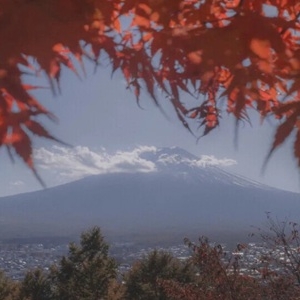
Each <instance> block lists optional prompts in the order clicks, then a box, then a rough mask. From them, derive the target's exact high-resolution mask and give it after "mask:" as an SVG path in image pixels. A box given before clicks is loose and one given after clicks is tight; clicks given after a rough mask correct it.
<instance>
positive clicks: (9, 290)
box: [0, 271, 18, 300]
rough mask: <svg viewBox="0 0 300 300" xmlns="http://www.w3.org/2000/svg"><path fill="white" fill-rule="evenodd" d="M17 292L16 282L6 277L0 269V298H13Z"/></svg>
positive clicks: (10, 299)
mask: <svg viewBox="0 0 300 300" xmlns="http://www.w3.org/2000/svg"><path fill="white" fill-rule="evenodd" d="M17 294H18V284H17V283H15V282H13V281H12V280H11V279H9V278H7V277H6V276H5V274H4V273H3V272H2V271H0V299H3V300H14V299H16V297H17Z"/></svg>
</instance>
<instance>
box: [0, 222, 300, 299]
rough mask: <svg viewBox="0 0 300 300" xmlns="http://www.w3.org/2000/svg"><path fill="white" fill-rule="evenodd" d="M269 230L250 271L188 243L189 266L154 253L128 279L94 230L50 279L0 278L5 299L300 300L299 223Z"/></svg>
mask: <svg viewBox="0 0 300 300" xmlns="http://www.w3.org/2000/svg"><path fill="white" fill-rule="evenodd" d="M269 225H270V226H269V230H268V232H264V231H260V232H259V234H260V236H261V238H262V239H263V241H264V242H265V243H267V244H268V251H267V252H264V253H263V255H261V257H260V258H259V260H258V261H257V265H256V266H255V268H253V266H252V267H251V268H253V269H252V270H250V269H248V270H247V269H246V270H245V266H247V265H242V261H241V259H240V258H241V256H239V255H234V254H232V253H228V252H225V251H224V249H223V248H222V246H221V245H212V244H210V243H209V241H208V240H207V239H206V238H200V239H199V242H198V243H197V244H194V243H192V242H190V241H189V240H185V243H186V244H187V245H188V247H189V248H190V250H191V256H190V258H188V259H186V260H179V259H177V258H176V257H174V256H173V255H172V254H170V253H167V252H163V251H156V250H155V251H153V252H151V253H150V254H148V255H147V256H145V257H144V258H143V259H141V260H139V261H136V262H135V263H134V265H133V267H132V268H131V270H130V271H129V272H127V273H126V274H119V273H118V270H117V263H116V261H115V260H114V258H112V257H110V255H109V245H108V244H107V243H106V242H105V240H104V238H103V236H102V234H101V230H100V229H99V228H98V227H95V228H92V229H91V230H88V231H86V232H84V233H83V234H82V235H81V240H80V244H78V245H77V244H74V243H71V244H70V245H69V251H68V254H67V255H66V256H63V257H62V258H61V260H60V261H59V263H57V264H54V265H53V266H51V268H50V271H49V272H44V271H43V270H42V269H35V270H30V271H28V272H27V274H26V275H25V278H24V279H23V281H20V282H14V281H12V280H11V279H9V278H8V277H6V276H5V275H4V273H0V299H1V300H100V299H101V300H102V299H103V300H119V299H124V300H184V299H186V300H202V299H203V300H209V299H220V300H227V299H228V300H234V299H236V300H243V299H245V300H251V299H253V300H259V299H272V300H273V299H282V300H283V299H300V253H299V249H300V245H299V242H300V239H299V235H298V233H299V231H298V224H296V223H288V222H283V223H278V222H275V221H274V220H272V219H270V218H269ZM245 249H247V246H246V245H240V244H239V245H238V246H237V251H239V253H243V251H245ZM279 254H280V255H279ZM242 268H243V272H242ZM254 269H255V270H254ZM254 271H255V272H254ZM253 272H254V273H255V274H256V275H255V276H253Z"/></svg>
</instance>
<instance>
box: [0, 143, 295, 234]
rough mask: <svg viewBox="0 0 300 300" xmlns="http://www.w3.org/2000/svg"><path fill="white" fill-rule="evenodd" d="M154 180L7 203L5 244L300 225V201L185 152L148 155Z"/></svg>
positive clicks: (102, 181) (3, 204) (1, 201)
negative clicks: (97, 232)
mask: <svg viewBox="0 0 300 300" xmlns="http://www.w3.org/2000/svg"><path fill="white" fill-rule="evenodd" d="M139 155H140V159H142V160H143V161H146V162H148V163H150V164H151V165H152V169H151V171H149V172H134V171H132V170H129V171H128V172H125V171H122V172H112V173H110V172H107V173H104V174H99V175H93V176H89V177H85V178H83V179H80V180H77V181H74V182H70V183H67V184H64V185H60V186H56V187H53V188H48V189H46V190H42V191H36V192H30V193H26V194H19V195H14V196H7V197H2V198H0V224H1V226H0V240H1V239H2V240H4V239H11V238H29V237H30V238H33V237H67V236H74V235H78V233H80V232H81V231H82V230H84V229H86V228H88V227H90V226H94V225H98V226H101V228H102V229H103V231H104V233H105V234H106V235H107V236H111V237H122V238H126V237H128V236H140V237H142V236H144V237H145V238H146V237H147V236H161V237H167V238H170V237H174V238H176V237H180V239H181V240H182V238H183V237H185V236H189V235H193V234H195V235H198V236H199V235H203V234H205V235H218V236H222V235H224V236H225V235H227V236H231V235H235V234H239V233H244V232H247V233H250V232H251V230H252V229H251V226H260V225H261V224H262V222H264V221H265V220H266V216H265V213H266V212H271V213H272V215H273V216H274V217H278V218H285V217H287V218H288V219H290V220H293V221H297V220H298V219H299V217H300V195H299V194H297V193H292V192H287V191H282V190H278V189H275V188H271V187H268V186H266V185H262V184H260V183H258V182H254V181H251V180H248V179H246V178H244V177H241V176H238V175H234V174H231V173H228V172H226V171H224V170H223V169H221V168H219V167H218V166H213V165H212V164H206V163H205V161H203V160H200V159H199V158H198V157H196V156H194V155H192V154H190V153H188V152H187V151H185V150H183V149H181V148H176V147H173V148H160V149H156V148H155V149H152V150H149V151H142V152H141V153H140V154H139Z"/></svg>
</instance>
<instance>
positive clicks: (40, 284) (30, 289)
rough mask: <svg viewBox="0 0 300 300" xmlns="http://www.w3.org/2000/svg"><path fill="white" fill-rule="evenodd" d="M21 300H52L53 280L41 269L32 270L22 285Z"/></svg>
mask: <svg viewBox="0 0 300 300" xmlns="http://www.w3.org/2000/svg"><path fill="white" fill-rule="evenodd" d="M19 299H21V300H52V299H53V295H52V290H51V280H50V278H49V276H48V275H47V274H44V272H43V271H42V270H41V269H36V270H30V271H28V272H27V273H26V275H25V278H24V279H23V281H22V282H21V284H20V291H19Z"/></svg>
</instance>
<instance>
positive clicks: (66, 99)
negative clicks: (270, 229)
mask: <svg viewBox="0 0 300 300" xmlns="http://www.w3.org/2000/svg"><path fill="white" fill-rule="evenodd" d="M86 64H87V73H88V75H87V78H86V79H83V80H82V81H80V80H79V79H78V78H76V77H75V76H74V75H73V74H72V73H71V72H70V71H68V70H63V74H62V80H61V87H62V94H61V95H60V96H57V97H53V95H52V94H51V92H50V91H49V90H37V91H35V92H34V94H35V95H36V96H37V97H38V98H39V99H40V100H41V102H42V103H43V104H44V105H45V106H46V107H48V108H49V109H50V111H52V112H54V113H55V114H56V115H57V117H58V118H59V124H55V123H52V122H49V121H48V120H46V119H43V120H42V121H43V124H44V125H45V126H46V128H48V129H49V130H50V132H51V133H52V134H53V135H55V136H57V137H58V138H60V139H62V140H63V141H65V142H67V143H70V144H72V145H73V146H85V147H87V149H89V151H91V152H92V153H98V152H99V151H102V153H103V152H105V153H114V152H115V151H117V150H122V151H129V150H132V149H134V148H135V147H136V146H139V145H148V146H156V147H164V146H179V147H182V148H184V149H186V150H188V151H190V152H191V153H193V154H195V155H197V156H201V155H213V156H214V157H215V158H217V159H224V158H229V159H233V160H235V161H236V162H237V164H235V165H232V166H229V167H226V169H227V170H228V171H230V172H235V173H238V174H241V175H243V176H246V177H249V178H251V179H254V180H257V181H259V182H262V183H265V184H268V185H271V186H275V187H278V188H282V189H287V190H291V191H296V192H299V191H300V184H299V170H298V169H297V167H296V163H295V161H294V159H293V156H292V145H291V143H286V144H285V145H284V146H283V147H281V148H280V149H278V150H277V151H276V153H275V154H274V155H273V157H272V158H271V160H270V162H269V164H268V166H267V169H266V171H265V174H264V175H263V176H262V175H261V167H262V165H263V161H264V159H265V157H266V155H267V152H268V149H269V147H270V144H271V142H272V135H273V133H274V130H275V127H272V126H271V125H269V124H268V123H267V122H266V123H265V125H264V126H260V125H259V120H258V118H257V117H255V116H254V118H253V127H252V128H251V127H250V126H249V125H247V124H246V125H245V126H242V127H241V128H240V131H239V141H238V149H236V147H235V145H234V120H233V119H232V117H230V118H228V117H227V116H225V115H224V116H223V119H222V120H221V126H220V127H219V128H217V129H216V130H215V131H214V132H211V134H209V135H208V136H207V137H204V138H203V139H201V140H200V141H199V143H198V144H197V143H196V139H195V138H194V137H193V136H192V135H191V134H190V133H189V132H188V131H187V130H186V129H184V128H183V126H182V125H181V124H180V122H179V121H178V120H177V118H176V116H175V113H174V111H173V109H172V108H171V106H170V105H168V103H167V100H166V99H165V98H162V102H161V103H162V105H163V107H164V109H165V111H166V113H167V115H168V117H169V120H168V119H167V118H166V117H165V116H163V114H162V113H161V112H160V111H159V110H158V109H157V107H155V106H154V105H153V103H152V102H151V100H150V99H149V97H148V96H146V95H143V96H142V97H141V106H142V107H143V108H144V109H140V108H139V107H138V106H137V104H136V102H135V97H134V95H133V94H132V93H131V92H130V91H128V90H126V84H125V82H124V80H123V79H122V77H121V76H120V75H118V74H116V75H115V76H114V78H113V79H110V71H109V69H101V68H99V70H98V71H97V74H95V75H93V74H92V73H93V72H92V67H91V66H90V65H89V63H86ZM35 83H36V84H42V85H46V84H47V83H46V82H43V80H41V81H36V82H35ZM53 145H55V144H54V143H53V142H52V141H49V140H41V139H39V138H35V139H34V146H35V148H36V149H40V148H41V147H44V148H45V149H48V150H49V151H52V150H51V149H52V146H53ZM56 145H57V144H56ZM103 147H104V148H105V149H106V150H105V151H104V150H103V149H102V148H103ZM101 149H102V150H101ZM0 163H1V165H2V170H3V172H1V175H0V176H1V178H0V196H3V195H8V194H14V193H20V192H26V191H31V190H36V189H40V188H41V187H40V185H39V183H38V182H37V181H36V179H35V178H34V177H33V176H32V175H31V173H30V171H29V170H28V169H27V168H26V167H25V166H24V165H23V163H22V162H21V161H19V160H17V162H16V164H14V165H13V164H11V162H10V161H9V159H8V157H7V155H6V153H5V151H4V149H1V150H0ZM70 165H71V163H70V164H69V165H68V166H70ZM37 169H38V171H39V173H40V175H41V176H42V177H43V179H44V180H45V182H46V184H47V185H48V186H53V185H56V184H59V183H63V182H65V181H64V180H62V178H63V177H62V176H63V174H62V173H61V172H62V170H54V169H53V168H52V169H49V168H43V167H42V166H41V165H40V164H39V161H37Z"/></svg>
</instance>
